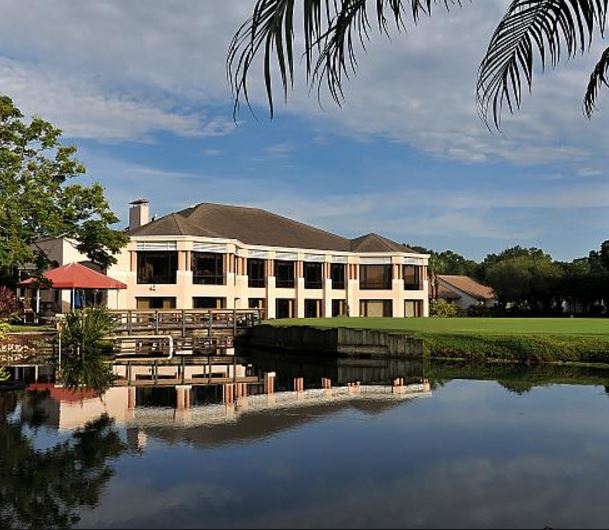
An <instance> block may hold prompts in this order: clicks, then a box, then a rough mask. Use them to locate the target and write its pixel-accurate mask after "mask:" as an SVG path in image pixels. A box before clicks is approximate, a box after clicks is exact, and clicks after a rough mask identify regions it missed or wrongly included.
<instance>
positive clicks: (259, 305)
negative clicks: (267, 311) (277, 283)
mask: <svg viewBox="0 0 609 530" xmlns="http://www.w3.org/2000/svg"><path fill="white" fill-rule="evenodd" d="M264 306H265V303H264V298H250V299H249V300H248V301H247V307H249V308H250V309H264Z"/></svg>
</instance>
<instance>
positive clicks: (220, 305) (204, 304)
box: [192, 296, 226, 309]
mask: <svg viewBox="0 0 609 530" xmlns="http://www.w3.org/2000/svg"><path fill="white" fill-rule="evenodd" d="M192 307H193V308H194V309H225V308H226V298H214V297H212V296H195V297H194V298H193V299H192Z"/></svg>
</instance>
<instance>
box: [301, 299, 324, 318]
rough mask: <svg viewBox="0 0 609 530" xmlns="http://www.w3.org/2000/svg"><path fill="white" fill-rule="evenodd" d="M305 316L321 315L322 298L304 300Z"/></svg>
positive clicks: (316, 316)
mask: <svg viewBox="0 0 609 530" xmlns="http://www.w3.org/2000/svg"><path fill="white" fill-rule="evenodd" d="M304 310H305V318H319V317H321V300H305V301H304Z"/></svg>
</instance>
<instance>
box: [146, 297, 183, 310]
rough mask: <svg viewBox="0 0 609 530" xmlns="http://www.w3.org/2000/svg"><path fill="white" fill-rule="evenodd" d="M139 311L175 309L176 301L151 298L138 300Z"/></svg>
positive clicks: (173, 299) (169, 298)
mask: <svg viewBox="0 0 609 530" xmlns="http://www.w3.org/2000/svg"><path fill="white" fill-rule="evenodd" d="M136 303H137V308H138V309H175V308H176V299H175V298H173V297H162V296H150V297H142V298H139V297H138V298H136Z"/></svg>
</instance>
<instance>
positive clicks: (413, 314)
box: [404, 300, 423, 318]
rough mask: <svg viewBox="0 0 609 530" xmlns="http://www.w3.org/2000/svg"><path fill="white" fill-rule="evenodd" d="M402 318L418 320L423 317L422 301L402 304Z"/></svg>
mask: <svg viewBox="0 0 609 530" xmlns="http://www.w3.org/2000/svg"><path fill="white" fill-rule="evenodd" d="M404 316H406V317H407V318H418V317H422V316H423V301H422V300H406V302H404Z"/></svg>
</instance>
